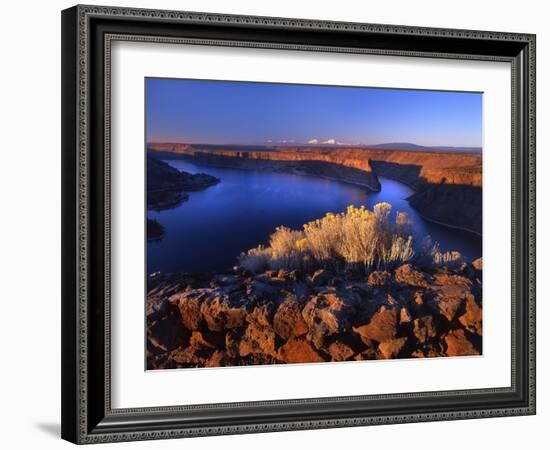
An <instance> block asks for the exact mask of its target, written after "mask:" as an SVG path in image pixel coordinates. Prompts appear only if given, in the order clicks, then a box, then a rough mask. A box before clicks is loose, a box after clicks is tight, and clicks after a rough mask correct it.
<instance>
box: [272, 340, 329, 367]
mask: <svg viewBox="0 0 550 450" xmlns="http://www.w3.org/2000/svg"><path fill="white" fill-rule="evenodd" d="M278 357H279V359H280V360H281V361H284V362H287V363H307V362H323V361H324V359H323V358H322V357H321V355H320V354H319V353H317V351H316V350H315V348H314V347H313V345H311V344H310V343H309V342H308V341H307V340H305V339H304V338H303V337H302V338H293V339H290V340H289V341H287V342H286V344H284V345H283V346H282V347H280V348H279V352H278Z"/></svg>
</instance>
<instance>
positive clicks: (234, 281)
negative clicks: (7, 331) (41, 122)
mask: <svg viewBox="0 0 550 450" xmlns="http://www.w3.org/2000/svg"><path fill="white" fill-rule="evenodd" d="M62 42H63V47H62V57H63V58H62V82H63V89H62V107H63V117H62V119H63V120H62V122H63V126H62V147H63V148H62V164H63V166H62V176H63V181H62V186H63V198H62V203H63V217H62V222H63V248H62V256H63V271H62V273H63V280H62V285H63V294H62V386H63V392H62V436H63V438H65V439H67V440H70V441H72V442H75V443H94V442H110V441H128V440H140V439H162V438H175V437H192V436H203V435H204V436H206V435H215V434H228V433H251V432H266V431H277V430H299V429H311V428H325V427H343V426H360V425H375V424H390V423H403V422H417V421H435V420H451V419H468V418H483V417H496V416H506V415H525V414H534V413H535V279H534V278H535V180H534V177H535V36H533V35H530V34H513V33H504V32H485V31H468V30H449V29H432V28H417V27H404V26H394V25H374V24H361V23H344V22H325V21H309V20H302V19H300V20H298V19H277V18H268V17H250V16H228V15H215V14H203V13H190V12H177V11H156V10H143V9H127V8H111V7H99V6H97V7H96V6H75V7H73V8H70V9H67V10H65V11H63V13H62Z"/></svg>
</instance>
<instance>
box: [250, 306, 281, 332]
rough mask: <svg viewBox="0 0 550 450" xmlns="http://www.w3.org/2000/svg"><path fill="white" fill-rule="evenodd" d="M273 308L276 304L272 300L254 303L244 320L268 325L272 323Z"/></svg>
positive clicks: (264, 325)
mask: <svg viewBox="0 0 550 450" xmlns="http://www.w3.org/2000/svg"><path fill="white" fill-rule="evenodd" d="M275 308H276V306H275V304H274V303H273V302H264V303H260V304H256V305H255V306H254V307H253V309H252V311H251V312H250V313H248V315H247V316H246V321H247V322H248V323H252V324H257V325H260V326H263V327H270V326H271V324H272V323H273V314H274V313H275Z"/></svg>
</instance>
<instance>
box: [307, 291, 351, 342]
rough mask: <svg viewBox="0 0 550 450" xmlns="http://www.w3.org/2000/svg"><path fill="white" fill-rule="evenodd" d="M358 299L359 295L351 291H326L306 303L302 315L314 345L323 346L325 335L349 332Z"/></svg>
mask: <svg viewBox="0 0 550 450" xmlns="http://www.w3.org/2000/svg"><path fill="white" fill-rule="evenodd" d="M359 301H360V297H359V296H358V294H355V293H353V292H327V293H325V294H320V295H316V296H314V297H313V298H312V299H311V300H310V301H309V302H308V303H307V304H306V306H305V307H304V309H303V310H302V317H303V318H304V321H305V322H306V324H307V326H308V330H309V332H308V338H309V339H310V340H311V341H312V342H313V344H314V345H315V347H317V348H318V349H321V348H324V347H325V344H326V338H327V337H329V336H333V335H337V334H340V333H346V332H349V330H350V328H351V320H353V318H354V317H355V314H356V311H357V310H356V305H357V304H358V302H359Z"/></svg>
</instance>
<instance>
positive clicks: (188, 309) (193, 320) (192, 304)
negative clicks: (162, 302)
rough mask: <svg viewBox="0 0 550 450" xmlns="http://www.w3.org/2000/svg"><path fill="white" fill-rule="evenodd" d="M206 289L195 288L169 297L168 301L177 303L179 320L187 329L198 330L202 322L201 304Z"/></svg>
mask: <svg viewBox="0 0 550 450" xmlns="http://www.w3.org/2000/svg"><path fill="white" fill-rule="evenodd" d="M206 291H208V290H207V289H196V290H192V291H189V292H185V293H183V294H179V295H178V294H177V295H174V296H172V297H170V302H172V303H173V304H175V305H177V307H178V309H179V312H180V315H181V321H182V322H183V325H185V327H186V328H187V329H188V330H198V329H199V328H200V327H201V324H202V313H201V304H202V300H203V297H204V296H205V295H206Z"/></svg>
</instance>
